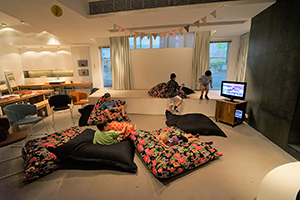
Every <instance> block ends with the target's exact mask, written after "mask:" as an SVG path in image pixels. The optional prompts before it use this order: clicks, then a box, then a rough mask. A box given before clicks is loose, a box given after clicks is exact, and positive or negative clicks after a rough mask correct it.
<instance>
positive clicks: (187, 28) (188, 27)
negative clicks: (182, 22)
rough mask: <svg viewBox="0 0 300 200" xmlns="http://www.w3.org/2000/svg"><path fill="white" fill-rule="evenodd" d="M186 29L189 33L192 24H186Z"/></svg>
mask: <svg viewBox="0 0 300 200" xmlns="http://www.w3.org/2000/svg"><path fill="white" fill-rule="evenodd" d="M184 29H185V30H186V32H188V33H189V30H190V25H187V26H185V27H184Z"/></svg>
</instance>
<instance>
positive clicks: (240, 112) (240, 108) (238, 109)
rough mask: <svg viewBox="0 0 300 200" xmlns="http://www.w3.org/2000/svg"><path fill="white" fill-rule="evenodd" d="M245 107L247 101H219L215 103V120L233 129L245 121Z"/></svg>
mask: <svg viewBox="0 0 300 200" xmlns="http://www.w3.org/2000/svg"><path fill="white" fill-rule="evenodd" d="M246 107H247V101H238V100H235V101H230V100H225V99H219V100H217V101H216V112H215V119H216V121H222V122H225V123H227V124H230V125H232V127H234V126H236V125H238V124H241V123H243V121H244V120H245V112H246Z"/></svg>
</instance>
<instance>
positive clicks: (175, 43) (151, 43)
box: [129, 33, 194, 49]
mask: <svg viewBox="0 0 300 200" xmlns="http://www.w3.org/2000/svg"><path fill="white" fill-rule="evenodd" d="M193 44H194V33H186V34H183V35H181V34H177V35H176V36H174V35H173V34H169V37H168V38H167V37H166V36H164V37H162V38H160V36H157V37H156V38H155V39H154V37H153V36H151V37H150V38H148V37H147V36H144V37H143V39H141V37H136V38H135V37H130V38H129V45H130V49H150V48H152V49H158V48H176V47H193Z"/></svg>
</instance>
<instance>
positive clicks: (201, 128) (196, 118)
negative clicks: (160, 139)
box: [166, 110, 227, 137]
mask: <svg viewBox="0 0 300 200" xmlns="http://www.w3.org/2000/svg"><path fill="white" fill-rule="evenodd" d="M166 118H167V121H166V125H167V126H175V127H178V128H180V129H181V130H183V131H185V132H187V133H191V134H193V135H215V136H222V137H227V136H226V135H225V133H224V132H223V131H222V130H221V129H220V128H219V127H218V126H217V125H216V124H215V123H214V122H213V121H212V120H211V119H209V118H208V117H207V116H205V115H203V114H185V115H173V114H172V113H171V112H170V111H168V110H166Z"/></svg>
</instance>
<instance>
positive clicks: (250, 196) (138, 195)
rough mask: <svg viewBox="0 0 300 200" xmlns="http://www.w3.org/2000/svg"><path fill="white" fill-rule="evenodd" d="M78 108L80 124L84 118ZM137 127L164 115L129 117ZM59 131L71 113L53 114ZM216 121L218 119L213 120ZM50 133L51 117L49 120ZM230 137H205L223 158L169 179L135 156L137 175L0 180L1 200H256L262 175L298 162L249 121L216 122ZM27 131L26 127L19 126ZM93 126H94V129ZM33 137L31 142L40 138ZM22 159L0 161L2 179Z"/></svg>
mask: <svg viewBox="0 0 300 200" xmlns="http://www.w3.org/2000/svg"><path fill="white" fill-rule="evenodd" d="M78 108H80V107H75V109H74V115H75V121H76V124H77V122H78V119H79V117H80V114H79V113H78V112H77V109H78ZM129 116H130V118H131V120H132V122H131V123H132V124H136V125H137V128H138V129H144V130H155V129H159V128H162V127H165V126H166V125H165V120H166V119H165V116H164V115H138V114H129ZM55 117H56V118H55V119H56V122H57V123H56V128H57V130H61V129H64V128H68V127H70V126H72V122H71V119H70V117H69V112H66V111H61V112H60V113H58V114H56V115H55ZM212 120H214V119H213V118H212ZM45 123H46V125H47V126H48V129H49V130H50V132H51V133H52V132H54V130H53V129H52V128H51V117H47V118H46V119H45ZM216 124H217V125H218V126H219V127H220V128H221V129H222V130H223V131H224V132H225V133H226V135H227V136H228V138H223V137H217V136H206V137H204V136H203V137H201V139H202V140H204V141H210V140H213V141H214V147H215V148H217V149H218V150H219V151H220V152H222V153H223V154H224V155H223V156H222V157H221V158H219V159H218V160H215V161H213V162H211V163H209V164H206V165H204V166H200V167H198V168H196V169H194V170H191V171H189V172H187V173H184V174H181V175H178V176H176V177H173V178H171V179H168V180H164V181H162V180H158V179H156V178H155V177H154V176H153V175H152V174H151V173H150V171H149V170H148V169H147V168H146V166H145V165H144V163H143V161H142V160H141V159H140V157H139V156H138V155H137V153H136V155H135V158H134V161H135V163H136V164H137V166H138V171H137V173H136V174H131V173H126V172H119V171H112V170H78V169H77V170H75V169H74V170H71V169H68V170H57V171H55V172H53V173H51V174H49V175H47V176H44V177H42V178H40V179H37V180H35V181H33V182H30V183H26V182H25V183H24V182H22V175H23V174H22V173H18V174H16V175H13V176H10V177H8V178H4V179H1V180H0V199H1V200H6V199H7V200H8V199H9V200H14V199H16V200H19V199H20V200H23V199H24V200H35V199H36V200H47V199H55V200H60V199H63V200H66V199H74V200H76V199H83V200H92V199H101V200H106V199H109V200H118V199H122V200H123V199H142V200H155V199H161V200H168V199H190V200H192V199H197V200H199V199H200V200H202V199H203V200H208V199H213V200H234V199H235V200H254V199H255V198H256V196H257V192H258V189H259V185H260V183H261V181H262V179H263V178H264V176H265V175H266V174H267V173H268V172H270V171H271V170H272V169H274V168H276V167H278V166H280V165H282V164H286V163H290V162H295V161H297V160H296V159H294V158H293V157H292V156H290V155H289V154H287V153H286V152H285V151H283V150H282V149H281V148H279V147H278V146H276V145H275V144H274V143H272V142H271V141H269V140H268V139H266V138H265V137H264V136H262V135H261V134H260V133H259V132H257V131H256V130H254V129H253V128H251V127H250V126H248V125H247V124H246V123H244V124H241V125H238V126H236V127H234V128H232V127H231V126H228V125H226V124H223V123H221V122H217V123H216ZM21 128H22V129H24V130H27V129H26V127H21ZM91 128H95V127H91ZM33 131H34V132H35V134H44V133H45V129H44V128H43V124H42V123H39V124H37V125H35V126H34V127H33ZM40 136H41V135H39V136H38V135H36V136H30V137H29V138H28V139H31V138H34V137H40ZM20 152H21V149H20V148H10V147H3V148H0V160H3V159H6V158H9V157H11V156H18V155H20ZM23 164H24V161H23V159H22V158H20V157H19V158H16V159H14V160H10V161H7V162H5V163H0V176H3V175H5V174H9V173H12V172H14V171H18V170H22V169H23Z"/></svg>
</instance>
